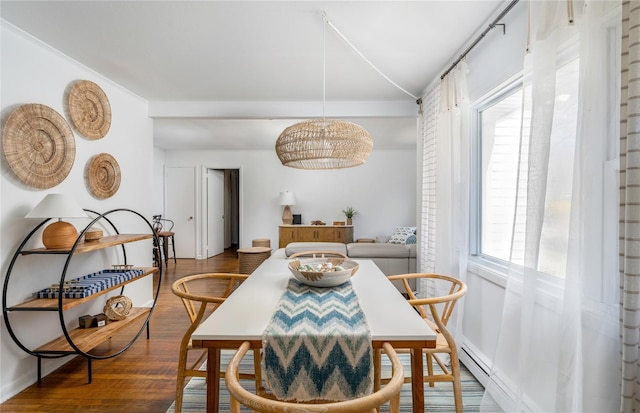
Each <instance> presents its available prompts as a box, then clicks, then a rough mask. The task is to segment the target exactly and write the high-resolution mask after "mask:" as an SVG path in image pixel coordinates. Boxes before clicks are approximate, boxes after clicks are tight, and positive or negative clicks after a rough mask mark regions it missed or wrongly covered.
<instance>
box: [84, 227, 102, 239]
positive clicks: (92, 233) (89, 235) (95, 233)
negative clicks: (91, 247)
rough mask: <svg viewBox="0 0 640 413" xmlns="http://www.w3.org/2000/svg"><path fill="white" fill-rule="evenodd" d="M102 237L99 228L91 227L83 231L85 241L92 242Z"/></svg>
mask: <svg viewBox="0 0 640 413" xmlns="http://www.w3.org/2000/svg"><path fill="white" fill-rule="evenodd" d="M102 237H103V233H102V230H101V229H100V228H96V227H91V228H89V229H88V230H87V232H85V233H84V241H85V242H93V241H98V240H99V239H100V238H102Z"/></svg>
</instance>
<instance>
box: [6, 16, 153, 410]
mask: <svg viewBox="0 0 640 413" xmlns="http://www.w3.org/2000/svg"><path fill="white" fill-rule="evenodd" d="M1 35H2V38H1V41H2V43H1V47H2V49H1V50H2V62H1V72H0V73H1V74H2V77H1V85H2V90H1V103H2V107H1V108H2V112H1V117H2V124H3V125H4V123H5V122H6V120H7V117H8V116H9V114H10V113H11V112H12V111H13V110H14V109H15V108H17V107H18V106H20V105H22V104H26V103H40V104H44V105H47V106H50V107H51V108H53V109H55V110H56V111H57V112H58V113H60V114H61V115H62V116H63V117H65V119H66V120H67V121H68V122H69V123H70V125H72V124H71V121H70V117H69V116H68V114H67V113H68V111H67V109H66V108H67V105H66V96H65V94H66V93H68V90H69V87H70V85H71V83H72V82H73V81H75V80H79V79H86V80H91V81H93V82H95V83H97V84H98V85H99V86H100V87H101V88H102V89H103V90H104V92H105V93H106V95H107V97H108V99H109V101H110V105H111V110H112V123H111V128H110V130H109V132H108V134H107V135H106V136H105V137H104V138H102V139H100V140H93V141H92V140H88V139H85V138H83V137H82V136H81V135H80V134H78V133H77V132H76V131H75V130H74V133H75V143H76V155H75V162H74V164H73V168H72V170H71V172H70V174H69V175H68V176H67V178H66V179H65V180H64V181H63V182H62V183H60V184H59V185H57V186H56V187H53V188H50V189H48V190H37V189H33V188H29V187H26V186H25V185H24V184H22V183H21V182H20V181H18V180H17V178H16V177H15V175H14V174H13V172H12V171H11V170H10V168H9V167H8V166H7V164H6V161H5V160H4V158H3V160H2V177H1V178H0V185H1V186H0V195H1V196H0V226H1V231H0V232H1V234H2V239H1V241H0V260H1V266H2V269H1V271H2V275H1V276H0V277H1V278H2V280H3V281H4V279H5V275H6V273H7V270H8V266H9V263H10V260H11V258H12V257H13V254H14V251H15V250H16V248H17V247H18V245H19V243H20V242H21V241H22V239H23V238H24V237H25V236H26V235H27V234H28V233H29V231H30V230H31V229H32V228H33V227H34V226H35V225H37V224H38V223H39V222H40V220H31V219H25V218H24V216H25V215H26V214H27V213H28V212H29V211H30V209H31V208H32V207H34V206H35V205H36V204H37V203H38V202H39V201H40V200H41V199H42V198H43V197H44V196H45V195H46V194H47V193H67V194H72V195H73V196H74V197H75V199H76V200H77V201H78V203H79V204H80V205H81V206H82V207H84V208H88V209H92V210H95V211H98V212H106V211H109V210H111V209H115V208H129V209H132V210H135V211H138V212H140V213H141V214H143V215H144V216H146V217H147V218H150V217H151V214H152V213H153V212H155V211H153V210H152V206H153V204H152V196H153V193H152V189H153V186H152V182H153V181H152V178H153V175H152V155H151V154H152V153H153V141H152V140H153V129H152V122H151V120H150V119H149V118H148V116H147V102H145V101H143V100H142V99H140V98H139V97H137V96H135V95H133V94H131V93H129V92H128V91H126V90H124V89H122V88H121V87H119V86H118V85H115V84H113V83H112V82H111V81H109V80H108V79H105V78H103V77H101V76H99V75H97V74H96V73H94V72H92V71H90V70H88V69H87V68H85V67H83V66H81V65H79V64H77V63H76V62H74V61H71V60H70V59H68V58H67V57H65V56H63V55H61V54H60V53H59V52H57V51H55V50H52V49H50V48H49V47H47V46H45V45H43V44H41V43H39V42H37V41H35V40H34V39H32V38H30V37H29V36H27V35H24V34H23V33H22V32H20V31H18V30H16V29H15V28H13V27H11V26H9V25H7V24H6V23H5V22H2V33H1ZM72 128H73V127H72ZM102 152H107V153H109V154H111V155H112V156H114V157H115V159H116V160H117V161H118V164H119V166H120V170H121V174H122V180H121V184H120V188H119V190H118V192H117V193H116V194H115V195H114V196H112V197H111V198H108V199H105V200H98V199H96V198H94V197H93V196H92V195H91V194H90V193H89V192H88V190H87V187H86V184H85V177H84V171H85V168H86V166H87V163H88V161H89V160H90V158H91V157H92V156H94V155H96V154H99V153H102ZM110 217H113V218H114V222H115V223H116V225H118V227H119V230H120V231H121V232H123V233H127V232H129V233H137V232H141V231H148V230H149V229H148V228H145V226H146V224H145V223H144V221H142V220H141V219H140V218H134V217H133V216H132V215H131V214H127V215H125V216H116V215H113V216H110ZM72 222H73V223H74V224H76V226H77V227H78V228H79V229H82V228H84V226H85V225H86V224H87V223H88V220H85V221H72ZM36 238H37V239H38V241H37V242H35V243H34V245H33V246H34V247H36V246H40V245H39V237H36ZM127 256H128V262H129V263H131V264H135V265H142V266H150V265H151V258H152V254H151V242H150V241H149V242H146V241H145V242H142V243H136V244H135V245H133V244H132V247H131V248H127ZM117 259H121V257H118V256H117V255H115V254H112V253H110V252H107V251H104V252H100V253H92V254H83V255H82V256H74V258H73V260H72V265H71V267H70V270H69V276H68V278H74V277H77V276H81V275H84V274H86V273H88V272H92V271H96V270H98V269H102V268H107V267H108V266H110V265H111V264H115V263H118V262H114V260H117ZM63 264H64V261H63V258H62V257H51V256H49V257H43V256H31V257H21V258H19V259H18V261H17V262H16V266H15V268H14V271H13V272H12V276H11V280H12V282H11V283H10V286H9V288H10V289H11V293H10V294H9V297H8V299H7V304H9V305H12V304H16V303H17V302H20V301H22V300H24V299H26V298H28V297H30V296H31V294H32V293H33V292H35V291H37V290H39V289H41V288H44V287H46V286H48V285H50V284H51V283H54V282H58V281H59V279H60V278H59V277H60V272H61V270H62V266H63ZM27 273H28V274H29V277H25V274H27ZM15 274H20V277H18V276H17V275H15ZM151 282H152V279H151V277H146V278H145V279H143V280H140V281H137V282H135V283H133V284H131V286H128V287H127V290H126V292H125V293H126V294H127V295H128V296H129V297H130V298H132V300H133V302H134V305H142V304H145V303H148V302H149V301H150V300H151V298H152V288H151V287H152V284H151ZM94 301H96V302H95V303H92V305H87V306H84V307H83V306H80V307H81V308H76V309H74V310H75V311H70V312H68V313H69V317H68V318H67V321H68V324H70V325H73V324H74V323H75V325H77V317H78V315H82V314H96V313H99V312H102V306H103V305H104V301H101V302H98V301H100V300H94ZM11 316H12V317H14V316H15V320H16V321H17V323H13V322H12V323H11V325H12V326H14V330H15V331H16V333H18V334H19V335H21V336H22V337H21V338H22V339H24V340H25V341H26V342H27V344H29V345H34V346H36V345H38V344H43V343H44V342H46V341H48V340H50V339H51V338H53V337H55V336H57V335H59V334H60V331H61V329H60V325H59V322H58V321H57V320H58V317H57V314H55V313H51V314H42V313H20V314H16V313H12V314H11ZM12 320H14V318H12ZM143 337H144V336H143ZM142 339H144V338H142ZM0 360H1V363H2V368H1V369H0V383H1V389H0V398H1V399H2V401H4V400H6V399H7V398H9V397H11V396H12V395H14V394H15V393H17V392H19V391H20V390H22V389H23V388H25V387H26V386H28V385H30V384H32V383H34V382H35V380H36V359H35V358H34V357H32V356H29V355H28V354H26V353H25V352H23V351H22V350H21V349H19V348H18V347H17V346H16V344H15V343H14V342H13V340H12V339H11V337H10V336H9V334H8V333H7V330H6V325H5V323H4V320H3V321H2V329H1V330H0ZM68 360H69V358H63V359H55V360H45V361H43V374H44V375H46V374H47V373H49V372H50V371H52V370H53V369H55V368H56V367H58V366H59V365H61V364H62V363H63V362H66V361H68Z"/></svg>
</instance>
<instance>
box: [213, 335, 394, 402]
mask: <svg viewBox="0 0 640 413" xmlns="http://www.w3.org/2000/svg"><path fill="white" fill-rule="evenodd" d="M249 347H250V343H249V342H248V341H245V342H244V343H243V344H242V345H241V346H240V348H239V349H238V351H237V352H236V353H235V355H234V356H233V358H232V359H231V361H230V362H229V364H228V366H227V371H226V374H225V382H226V385H227V389H228V390H229V394H230V396H231V400H230V407H231V413H240V405H244V406H247V407H249V408H250V409H252V411H253V412H260V413H287V412H289V413H290V412H305V413H320V412H322V413H375V412H376V411H377V409H379V408H380V406H381V405H383V404H385V403H387V402H389V413H399V411H400V390H401V389H402V385H403V384H404V369H403V367H402V363H401V362H400V359H399V358H398V355H397V354H396V352H395V350H394V349H393V347H392V346H391V345H390V344H389V343H384V344H383V350H384V352H385V353H386V354H387V356H388V357H389V359H390V360H391V368H392V376H391V379H390V380H389V382H388V384H387V385H386V386H384V387H382V388H381V389H379V390H377V391H375V392H373V393H371V394H368V395H366V396H363V397H360V398H357V399H353V400H346V401H339V402H334V403H301V402H298V403H294V402H285V401H280V400H275V399H273V398H268V397H267V395H265V394H261V395H256V394H254V393H252V392H250V391H248V390H246V389H245V388H244V387H242V385H241V384H240V382H239V380H238V368H239V365H240V362H241V361H242V358H243V357H244V355H245V354H246V353H247V351H248V350H249Z"/></svg>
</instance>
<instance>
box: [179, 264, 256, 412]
mask: <svg viewBox="0 0 640 413" xmlns="http://www.w3.org/2000/svg"><path fill="white" fill-rule="evenodd" d="M247 277H249V276H248V275H246V274H228V273H205V274H194V275H189V276H186V277H184V278H181V279H179V280H177V281H175V282H174V283H173V284H172V285H171V291H172V292H173V293H174V294H175V295H177V296H178V297H180V300H182V304H183V305H184V308H185V310H187V315H188V316H189V321H190V325H189V328H187V331H185V333H184V335H183V336H182V340H181V341H180V354H179V359H178V373H177V379H176V403H175V412H176V413H180V412H181V411H182V399H183V390H184V385H185V380H186V378H187V377H193V376H195V377H205V376H206V371H204V370H201V369H200V366H201V365H202V363H203V362H204V357H205V356H206V354H207V353H206V350H205V349H201V348H196V349H194V348H193V346H192V345H191V334H193V332H194V331H195V330H196V328H198V326H199V325H200V323H201V322H202V319H203V318H204V316H205V314H207V313H212V312H213V311H215V310H216V309H217V308H218V307H219V306H220V304H222V303H223V302H224V300H226V299H227V297H229V295H231V293H232V292H233V291H234V290H235V289H236V288H237V287H238V285H240V284H241V283H242V281H244V280H246V279H247ZM211 291H217V293H215V294H212V293H211ZM192 350H194V351H195V350H197V351H199V352H200V356H199V357H198V358H197V359H196V360H195V361H193V360H190V359H189V357H188V354H189V352H190V351H192ZM254 369H255V371H254V374H253V375H251V378H254V379H255V380H256V382H258V381H260V382H261V381H262V379H261V375H260V372H259V371H258V369H259V355H258V360H257V363H255V364H254ZM245 377H246V375H245Z"/></svg>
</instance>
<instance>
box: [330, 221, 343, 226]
mask: <svg viewBox="0 0 640 413" xmlns="http://www.w3.org/2000/svg"><path fill="white" fill-rule="evenodd" d="M331 225H338V226H342V225H344V221H333V224H331Z"/></svg>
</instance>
